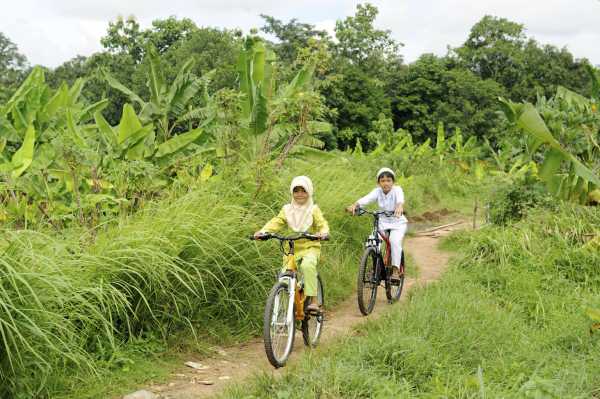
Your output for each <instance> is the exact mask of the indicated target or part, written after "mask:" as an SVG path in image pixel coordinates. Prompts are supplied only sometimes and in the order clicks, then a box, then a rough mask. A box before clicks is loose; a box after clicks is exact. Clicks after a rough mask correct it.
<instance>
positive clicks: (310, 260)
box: [282, 253, 319, 296]
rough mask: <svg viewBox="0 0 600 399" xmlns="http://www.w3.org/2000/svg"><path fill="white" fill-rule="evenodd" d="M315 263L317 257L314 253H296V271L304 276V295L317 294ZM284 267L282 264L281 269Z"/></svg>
mask: <svg viewBox="0 0 600 399" xmlns="http://www.w3.org/2000/svg"><path fill="white" fill-rule="evenodd" d="M317 263H319V257H318V256H316V255H314V254H311V253H308V254H304V255H296V264H297V265H298V271H299V272H300V273H302V276H303V277H304V295H306V296H317ZM285 269H286V265H284V266H283V270H282V271H285Z"/></svg>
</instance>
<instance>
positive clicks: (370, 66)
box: [322, 3, 402, 148]
mask: <svg viewBox="0 0 600 399" xmlns="http://www.w3.org/2000/svg"><path fill="white" fill-rule="evenodd" d="M377 13H378V10H377V8H376V7H375V6H373V5H371V4H368V3H366V4H364V5H362V4H359V5H358V6H357V8H356V14H355V15H354V16H349V17H347V18H346V19H344V20H342V21H338V22H337V23H336V27H335V36H336V39H337V43H336V44H335V45H333V60H332V63H331V65H332V69H331V72H330V75H329V77H328V79H327V82H325V83H324V84H323V85H322V93H323V94H324V95H325V98H326V104H327V106H328V107H330V108H331V109H333V110H334V111H335V114H336V115H337V116H336V117H335V118H334V121H335V124H336V125H337V128H338V132H339V133H338V145H339V146H340V147H346V146H353V145H354V144H355V143H356V140H357V139H359V140H361V142H362V143H361V144H362V145H363V147H366V148H372V147H373V146H374V145H375V143H374V142H373V140H370V139H368V135H367V133H368V132H369V131H371V130H373V126H372V121H373V120H375V119H377V118H378V116H379V115H380V114H383V115H384V116H390V115H391V112H390V100H389V96H388V91H389V90H388V89H389V86H388V82H389V81H390V79H391V77H392V76H393V75H394V74H395V73H396V72H397V71H398V70H399V69H400V68H401V64H402V57H401V56H400V55H399V54H398V49H399V48H400V46H401V43H398V42H396V41H395V40H394V39H393V38H392V37H391V32H390V31H389V30H380V29H377V28H375V26H374V23H375V18H376V17H377Z"/></svg>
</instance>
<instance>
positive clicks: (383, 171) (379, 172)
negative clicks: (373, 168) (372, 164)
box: [377, 168, 396, 181]
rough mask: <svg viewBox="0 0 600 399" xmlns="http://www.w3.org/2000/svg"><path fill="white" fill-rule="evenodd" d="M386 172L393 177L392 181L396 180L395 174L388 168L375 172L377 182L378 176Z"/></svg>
mask: <svg viewBox="0 0 600 399" xmlns="http://www.w3.org/2000/svg"><path fill="white" fill-rule="evenodd" d="M385 172H388V173H390V174H391V175H392V176H394V180H395V179H396V174H395V173H394V171H393V170H391V169H390V168H381V169H379V170H378V171H377V181H379V176H381V174H382V173H385Z"/></svg>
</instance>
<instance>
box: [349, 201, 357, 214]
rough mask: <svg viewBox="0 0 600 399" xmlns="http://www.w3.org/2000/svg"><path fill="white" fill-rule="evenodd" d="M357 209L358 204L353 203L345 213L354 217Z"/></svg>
mask: <svg viewBox="0 0 600 399" xmlns="http://www.w3.org/2000/svg"><path fill="white" fill-rule="evenodd" d="M357 208H358V204H356V203H354V204H352V205H350V206H349V207H347V208H346V211H347V212H350V213H351V214H352V215H353V216H354V215H356V209H357Z"/></svg>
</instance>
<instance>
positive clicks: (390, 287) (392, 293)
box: [385, 251, 404, 303]
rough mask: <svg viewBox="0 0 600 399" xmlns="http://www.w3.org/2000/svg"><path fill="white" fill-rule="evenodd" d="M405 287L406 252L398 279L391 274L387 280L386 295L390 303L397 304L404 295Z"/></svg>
mask: <svg viewBox="0 0 600 399" xmlns="http://www.w3.org/2000/svg"><path fill="white" fill-rule="evenodd" d="M403 287H404V251H403V252H402V259H401V261H400V270H399V274H398V276H397V277H394V278H392V277H391V276H390V275H389V274H388V275H387V278H386V280H385V294H386V296H387V299H388V301H389V303H394V302H397V301H398V299H400V295H402V288H403Z"/></svg>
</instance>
